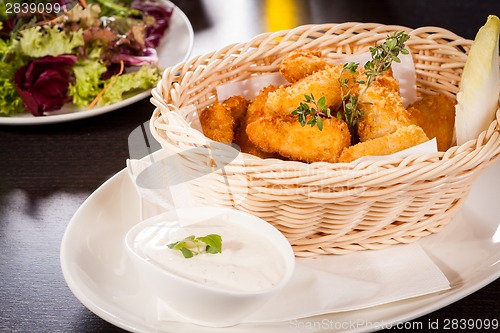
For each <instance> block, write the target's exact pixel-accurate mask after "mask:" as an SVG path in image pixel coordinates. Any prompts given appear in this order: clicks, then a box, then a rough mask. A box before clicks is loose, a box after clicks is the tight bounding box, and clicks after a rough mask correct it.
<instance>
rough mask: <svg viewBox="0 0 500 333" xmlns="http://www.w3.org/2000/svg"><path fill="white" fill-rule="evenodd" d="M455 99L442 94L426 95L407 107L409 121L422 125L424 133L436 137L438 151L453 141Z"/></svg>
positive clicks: (449, 145)
mask: <svg viewBox="0 0 500 333" xmlns="http://www.w3.org/2000/svg"><path fill="white" fill-rule="evenodd" d="M455 104H456V101H455V100H453V99H451V98H449V97H447V96H445V95H443V94H437V95H426V96H424V97H423V98H422V99H421V100H419V101H417V102H415V103H414V104H413V105H412V106H410V107H409V108H408V112H409V113H410V119H411V122H412V123H414V124H416V125H418V126H420V127H422V129H423V130H424V132H425V134H427V136H428V137H429V138H430V139H432V138H436V140H437V146H438V150H439V151H446V150H448V148H450V147H451V145H452V142H453V131H454V128H455Z"/></svg>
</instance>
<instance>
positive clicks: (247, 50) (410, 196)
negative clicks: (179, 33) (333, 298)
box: [151, 23, 500, 256]
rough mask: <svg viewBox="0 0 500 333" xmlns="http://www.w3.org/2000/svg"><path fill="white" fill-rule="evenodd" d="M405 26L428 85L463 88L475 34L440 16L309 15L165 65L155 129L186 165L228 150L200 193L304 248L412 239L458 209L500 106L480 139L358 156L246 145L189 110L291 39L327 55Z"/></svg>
mask: <svg viewBox="0 0 500 333" xmlns="http://www.w3.org/2000/svg"><path fill="white" fill-rule="evenodd" d="M401 30H402V31H405V32H407V33H408V34H410V36H411V38H410V40H409V41H408V42H407V43H406V45H407V47H408V48H409V49H410V51H411V53H412V56H413V60H414V63H415V66H416V72H417V89H418V92H419V94H422V93H434V92H440V93H444V94H446V95H448V96H451V97H453V98H456V97H455V94H456V93H457V91H458V84H459V81H460V77H461V73H462V69H463V66H464V63H465V61H466V54H467V52H468V50H469V48H470V46H471V44H472V41H471V40H465V39H463V38H461V37H459V36H457V35H455V34H453V33H451V32H449V31H447V30H444V29H441V28H436V27H423V28H419V29H416V30H411V29H409V28H406V27H401V26H384V25H380V24H366V23H343V24H322V25H306V26H300V27H298V28H296V29H293V30H289V31H280V32H276V33H267V34H262V35H259V36H257V37H256V38H254V39H253V40H251V41H249V42H247V43H242V44H235V45H230V46H227V47H225V48H223V49H221V50H219V51H217V52H213V53H209V54H206V55H203V56H198V57H195V58H193V59H191V60H189V61H187V62H184V63H181V64H178V65H176V66H174V67H172V68H169V69H167V70H166V71H165V72H164V75H163V79H162V81H161V82H160V83H159V84H158V86H157V87H156V88H155V89H154V90H153V98H152V103H153V104H154V105H156V106H157V109H156V110H155V112H154V114H153V116H152V121H151V131H152V133H153V135H154V136H155V138H156V139H157V140H158V141H159V142H160V144H161V145H162V147H163V149H164V150H166V151H168V152H171V153H177V154H178V153H182V152H186V154H184V155H183V157H182V168H183V170H182V172H186V173H192V174H196V173H199V172H206V171H207V170H210V168H212V170H213V165H211V163H213V161H212V160H211V159H210V158H207V155H209V154H213V155H217V156H219V161H218V162H221V161H220V160H221V159H222V160H224V158H225V157H227V161H222V163H228V164H227V165H225V167H224V168H222V169H218V170H216V171H214V172H212V173H210V174H208V175H207V176H204V177H199V178H198V181H197V182H196V181H194V182H193V184H192V190H193V193H194V194H195V196H196V198H197V200H200V201H202V202H203V203H205V204H214V205H221V206H234V207H236V208H237V209H241V210H245V211H248V212H251V213H253V214H255V215H257V216H259V217H261V218H263V219H265V220H267V221H268V222H269V223H271V224H272V225H274V226H275V227H277V228H278V229H279V230H280V231H281V232H282V233H283V234H284V235H285V236H286V237H287V238H288V240H289V241H290V243H291V244H292V246H293V248H294V251H295V253H296V255H297V256H313V255H321V254H344V253H348V252H352V251H358V250H364V249H380V248H383V247H386V246H389V245H392V244H399V243H411V242H414V241H416V240H418V239H419V238H421V237H423V236H426V235H429V234H432V233H436V232H438V231H440V230H441V229H442V228H443V227H444V226H445V225H446V224H447V223H448V222H449V221H450V220H451V219H452V217H453V216H454V214H455V213H456V212H457V210H458V209H459V208H460V206H461V204H462V203H463V201H464V199H465V197H466V196H467V194H468V192H469V190H470V187H471V185H472V183H473V182H474V179H475V178H476V176H477V174H478V173H479V171H480V170H482V169H483V168H485V167H486V166H487V165H489V164H491V163H492V161H493V160H495V159H496V158H497V157H498V156H499V155H500V135H499V130H500V129H499V122H500V109H499V110H497V113H496V120H494V121H493V122H492V123H491V125H490V126H489V128H488V129H487V130H486V131H484V132H483V133H481V135H480V136H479V137H478V138H477V139H476V140H473V141H470V142H467V143H465V144H463V145H461V146H454V147H452V148H450V149H449V150H448V151H446V152H440V153H429V154H424V155H420V156H411V157H407V158H392V157H391V158H387V159H383V160H377V161H366V162H362V163H360V164H347V163H337V164H331V163H323V162H318V163H312V164H307V163H302V162H290V161H281V160H276V159H261V158H258V157H255V156H251V155H248V154H241V153H240V154H238V152H237V151H236V150H235V149H234V148H232V147H229V146H226V145H223V144H217V143H215V142H213V141H210V140H208V139H207V138H206V137H205V136H204V135H203V134H202V133H201V132H200V131H198V130H196V129H194V128H192V127H191V126H190V125H189V120H186V113H187V111H186V110H189V108H191V109H192V110H197V111H201V110H203V109H204V108H205V107H206V106H208V105H210V104H211V103H213V102H214V101H216V99H217V96H216V90H215V89H216V86H217V85H219V84H222V83H225V82H231V81H240V80H244V79H248V78H250V77H253V76H256V75H262V74H268V73H273V72H276V71H277V64H278V63H279V62H280V60H281V59H282V58H283V57H284V56H285V55H286V54H287V53H288V52H290V51H292V50H294V49H297V48H304V49H320V50H322V51H323V54H324V56H325V57H330V58H332V59H338V58H342V57H344V56H345V55H346V54H355V53H360V52H365V51H367V50H368V48H369V47H370V46H373V44H374V43H375V42H376V41H383V40H384V39H385V37H386V36H387V34H389V33H392V32H394V31H401ZM216 151H217V152H216ZM235 154H237V157H236V158H235V156H236V155H235ZM220 156H222V157H220ZM216 162H217V161H216ZM207 168H208V169H207ZM194 178H196V177H194ZM194 178H193V179H194Z"/></svg>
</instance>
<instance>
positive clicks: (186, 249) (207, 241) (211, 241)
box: [167, 234, 222, 258]
mask: <svg viewBox="0 0 500 333" xmlns="http://www.w3.org/2000/svg"><path fill="white" fill-rule="evenodd" d="M167 246H168V248H169V249H172V250H179V251H181V253H182V255H183V256H184V258H191V257H193V256H194V255H198V254H200V253H203V252H205V253H210V254H217V253H222V237H221V236H220V235H217V234H210V235H206V236H201V237H195V236H194V235H191V236H188V237H186V238H184V239H183V240H180V241H178V242H175V243H171V244H168V245H167Z"/></svg>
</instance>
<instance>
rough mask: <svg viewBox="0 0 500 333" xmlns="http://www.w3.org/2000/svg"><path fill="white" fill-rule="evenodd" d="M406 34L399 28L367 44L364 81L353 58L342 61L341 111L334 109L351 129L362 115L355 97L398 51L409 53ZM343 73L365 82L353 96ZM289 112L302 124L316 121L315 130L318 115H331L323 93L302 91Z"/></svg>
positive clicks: (313, 124) (396, 55) (318, 121)
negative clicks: (368, 58) (301, 98)
mask: <svg viewBox="0 0 500 333" xmlns="http://www.w3.org/2000/svg"><path fill="white" fill-rule="evenodd" d="M409 38H410V36H409V35H408V34H406V33H405V32H403V31H399V32H395V33H393V34H390V35H388V36H387V38H386V40H385V41H384V42H383V43H382V44H380V45H377V44H376V43H375V46H374V47H370V54H371V57H372V60H371V61H368V62H367V63H366V64H365V66H364V70H365V75H366V81H365V80H358V79H357V77H356V76H357V75H358V66H359V64H357V63H354V62H350V63H347V64H344V67H343V68H342V71H341V75H340V78H339V82H340V85H341V94H342V111H343V112H338V113H337V118H339V119H343V120H344V121H345V122H346V123H347V126H348V127H349V131H351V133H352V132H353V131H354V129H355V127H356V124H357V123H358V120H359V119H360V118H361V117H362V116H363V111H362V110H360V109H359V101H360V100H361V99H362V97H363V95H364V94H365V92H366V90H367V89H368V87H370V84H371V83H372V82H373V81H375V80H376V79H377V77H378V76H380V75H384V74H385V73H386V72H387V71H388V70H389V69H390V68H391V65H392V62H393V61H394V62H400V61H401V60H400V59H399V58H398V55H399V53H402V54H408V53H409V52H408V50H407V49H406V48H405V45H404V43H405V42H406V41H407V40H408V39H409ZM344 73H350V74H353V75H354V82H356V83H359V84H364V85H365V86H364V87H363V90H362V91H361V92H360V93H359V94H358V95H357V96H356V95H355V94H354V93H352V92H351V88H352V87H351V86H350V85H349V78H346V77H344V75H343V74H344ZM344 88H347V92H346V93H344ZM311 104H312V106H311ZM326 110H328V111H326ZM292 114H293V115H298V118H299V122H300V124H301V125H302V126H305V125H306V124H308V125H311V126H312V127H314V126H315V125H318V128H319V130H322V129H323V123H322V121H321V117H328V118H330V117H331V114H330V110H329V108H328V106H327V105H325V97H324V96H323V97H321V98H320V99H319V100H318V101H317V102H316V101H315V100H314V96H313V95H312V94H311V95H305V99H304V101H303V102H301V103H300V105H299V106H298V107H297V109H295V110H294V111H293V112H292ZM308 115H311V117H310V119H309V120H308V121H307V119H306V117H307V116H308Z"/></svg>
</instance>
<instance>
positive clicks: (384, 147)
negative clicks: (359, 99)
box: [338, 125, 429, 162]
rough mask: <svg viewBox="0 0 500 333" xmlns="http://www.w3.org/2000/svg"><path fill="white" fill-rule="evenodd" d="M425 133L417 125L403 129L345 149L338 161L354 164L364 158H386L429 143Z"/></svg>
mask: <svg viewBox="0 0 500 333" xmlns="http://www.w3.org/2000/svg"><path fill="white" fill-rule="evenodd" d="M428 140H429V138H428V137H427V135H425V132H424V131H423V130H422V128H420V127H419V126H416V125H409V126H406V127H401V128H399V129H398V130H396V131H395V132H394V133H391V134H387V135H385V136H382V137H379V138H376V139H373V140H368V141H365V142H360V143H358V144H355V145H354V146H350V147H348V148H345V149H344V150H343V151H342V153H341V155H340V157H339V159H338V161H339V162H352V161H354V160H357V159H358V158H360V157H363V156H385V155H390V154H394V153H397V152H398V151H401V150H404V149H407V148H410V147H413V146H416V145H418V144H421V143H424V142H426V141H428Z"/></svg>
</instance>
